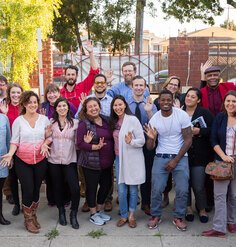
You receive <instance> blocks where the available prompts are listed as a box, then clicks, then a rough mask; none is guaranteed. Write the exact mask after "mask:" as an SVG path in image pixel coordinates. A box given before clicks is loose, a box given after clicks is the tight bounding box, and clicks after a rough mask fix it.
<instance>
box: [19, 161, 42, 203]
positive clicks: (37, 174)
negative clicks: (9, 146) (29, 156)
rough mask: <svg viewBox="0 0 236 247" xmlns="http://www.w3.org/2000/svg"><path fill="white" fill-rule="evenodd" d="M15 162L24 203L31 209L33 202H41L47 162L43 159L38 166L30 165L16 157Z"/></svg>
mask: <svg viewBox="0 0 236 247" xmlns="http://www.w3.org/2000/svg"><path fill="white" fill-rule="evenodd" d="M15 162H16V166H15V167H16V174H17V176H18V178H19V180H20V183H21V189H22V203H23V205H24V206H26V207H30V206H31V205H32V203H33V202H38V201H39V195H40V187H41V184H42V181H43V179H44V178H45V174H46V170H47V160H46V159H43V160H42V161H40V162H39V163H37V164H31V165H29V164H27V163H25V162H24V161H22V160H21V159H20V158H18V157H17V156H16V157H15Z"/></svg>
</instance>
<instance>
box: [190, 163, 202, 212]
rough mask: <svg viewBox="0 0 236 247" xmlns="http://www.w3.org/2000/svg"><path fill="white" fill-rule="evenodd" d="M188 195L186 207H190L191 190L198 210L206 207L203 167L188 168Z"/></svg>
mask: <svg viewBox="0 0 236 247" xmlns="http://www.w3.org/2000/svg"><path fill="white" fill-rule="evenodd" d="M189 174H190V180H189V193H188V206H191V203H192V196H191V188H192V189H193V193H194V196H195V200H196V205H197V208H198V209H204V208H206V206H207V200H206V191H205V167H204V166H192V167H191V166H190V167H189Z"/></svg>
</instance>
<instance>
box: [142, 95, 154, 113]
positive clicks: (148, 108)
mask: <svg viewBox="0 0 236 247" xmlns="http://www.w3.org/2000/svg"><path fill="white" fill-rule="evenodd" d="M152 107H153V102H152V98H151V97H150V96H148V97H147V98H146V104H144V107H143V108H144V110H145V111H146V112H150V111H152Z"/></svg>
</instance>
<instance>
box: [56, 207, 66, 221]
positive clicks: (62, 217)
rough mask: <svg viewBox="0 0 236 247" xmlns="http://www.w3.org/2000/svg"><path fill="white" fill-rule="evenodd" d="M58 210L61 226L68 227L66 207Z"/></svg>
mask: <svg viewBox="0 0 236 247" xmlns="http://www.w3.org/2000/svg"><path fill="white" fill-rule="evenodd" d="M58 210H59V224H60V225H62V226H66V225H67V221H66V214H65V209H64V207H61V208H59V209H58Z"/></svg>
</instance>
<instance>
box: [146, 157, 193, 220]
mask: <svg viewBox="0 0 236 247" xmlns="http://www.w3.org/2000/svg"><path fill="white" fill-rule="evenodd" d="M168 161H170V159H169V158H159V157H157V156H155V158H154V162H153V167H152V192H151V215H152V216H157V217H161V213H162V207H161V203H162V193H163V191H164V190H165V187H166V184H167V180H168V176H169V172H168V171H166V170H165V166H166V163H167V162H168ZM171 173H172V176H173V179H174V184H175V191H176V196H175V205H174V206H175V210H174V213H173V215H174V217H175V218H184V216H185V213H186V207H187V200H188V180H189V167H188V157H185V156H184V157H183V158H182V159H181V160H180V161H179V162H178V164H177V166H176V167H175V168H174V169H173V170H172V171H171Z"/></svg>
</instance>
